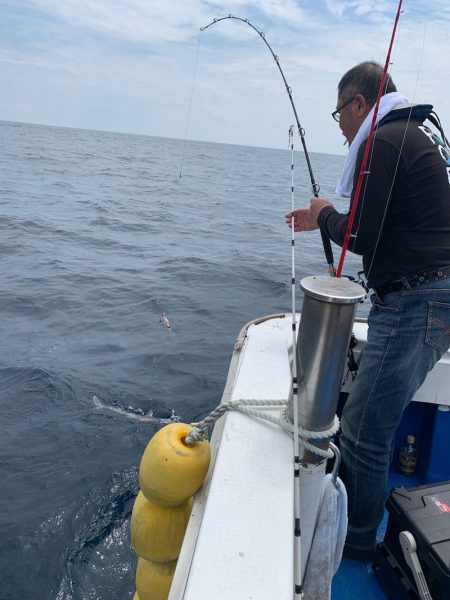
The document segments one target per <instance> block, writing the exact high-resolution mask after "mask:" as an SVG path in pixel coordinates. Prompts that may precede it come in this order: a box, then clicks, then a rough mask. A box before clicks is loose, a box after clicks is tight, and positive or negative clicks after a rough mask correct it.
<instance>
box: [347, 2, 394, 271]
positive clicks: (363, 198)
mask: <svg viewBox="0 0 450 600" xmlns="http://www.w3.org/2000/svg"><path fill="white" fill-rule="evenodd" d="M402 13H403V11H402ZM401 27H402V23H401V21H400V22H399V26H398V35H397V37H396V39H395V45H394V53H393V57H392V61H390V62H389V65H390V66H391V67H392V66H393V65H394V64H395V62H396V58H397V51H398V44H399V40H400V32H401ZM391 73H392V71H391V70H390V71H388V72H387V74H386V83H385V85H384V88H383V94H382V96H384V95H385V94H386V91H387V89H388V85H389V81H392V77H391ZM377 135H378V127H376V128H375V133H374V137H373V144H372V147H371V149H370V157H369V166H368V168H367V170H368V171H369V173H370V167H371V165H372V159H373V152H374V149H375V140H376V138H377ZM368 183H369V177H365V179H364V190H363V192H362V200H361V210H360V211H359V219H358V223H357V225H356V227H355V233H354V234H353V235H352V237H354V239H355V242H356V239H357V237H358V235H359V226H360V225H361V219H362V215H363V211H364V203H365V200H366V191H367V185H368ZM368 277H369V275H368V274H366V278H368Z"/></svg>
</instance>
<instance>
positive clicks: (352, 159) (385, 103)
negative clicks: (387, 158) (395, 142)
mask: <svg viewBox="0 0 450 600" xmlns="http://www.w3.org/2000/svg"><path fill="white" fill-rule="evenodd" d="M406 103H408V98H407V97H406V96H405V95H404V94H401V93H400V92H391V93H390V94H385V95H384V96H381V100H380V105H379V108H378V114H377V120H376V122H375V124H378V122H379V121H380V120H381V119H382V118H383V117H384V116H386V115H387V114H388V112H391V110H393V109H394V108H395V107H396V106H398V105H399V104H406ZM374 110H375V106H373V107H372V110H371V111H370V113H369V114H368V115H367V117H366V118H365V120H364V121H363V123H362V124H361V127H360V128H359V129H358V133H357V134H356V136H355V139H354V140H353V142H352V143H351V145H350V148H349V150H348V154H347V158H346V159H345V163H344V168H343V170H342V175H341V178H340V179H339V182H338V184H337V187H336V193H337V194H339V196H343V197H344V198H350V196H351V194H352V188H353V177H354V175H355V164H356V157H357V155H358V150H359V147H360V146H361V144H362V143H363V142H364V141H365V140H366V139H367V138H368V137H369V131H370V125H371V124H372V117H373V112H374Z"/></svg>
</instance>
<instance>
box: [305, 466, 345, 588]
mask: <svg viewBox="0 0 450 600" xmlns="http://www.w3.org/2000/svg"><path fill="white" fill-rule="evenodd" d="M346 535H347V492H346V491H345V487H344V484H343V483H342V481H341V480H340V479H339V478H337V480H336V487H335V485H334V483H333V479H332V476H331V475H325V477H324V479H323V484H322V501H321V503H320V508H319V513H318V516H317V522H316V528H315V530H314V536H313V539H312V543H311V549H310V551H309V557H308V562H307V565H306V572H305V578H304V582H303V583H304V587H303V591H304V597H305V600H329V599H330V598H331V582H332V579H333V575H334V574H335V573H336V571H337V570H338V568H339V564H340V562H341V559H342V551H343V549H344V542H345V537H346Z"/></svg>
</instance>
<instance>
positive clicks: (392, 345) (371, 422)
mask: <svg viewBox="0 0 450 600" xmlns="http://www.w3.org/2000/svg"><path fill="white" fill-rule="evenodd" d="M371 300H372V308H371V311H370V314H369V319H368V324H369V330H368V338H367V345H366V346H365V348H364V350H363V352H362V357H361V361H360V366H359V370H358V376H357V377H356V380H355V382H354V384H353V388H352V390H351V393H350V395H349V397H348V400H347V403H346V405H345V407H344V410H343V413H342V419H341V428H342V433H341V437H340V446H341V453H342V467H341V473H340V475H341V477H342V479H343V481H344V483H345V486H346V489H347V493H348V516H349V527H348V533H347V540H346V544H347V546H349V547H351V548H354V549H361V550H365V549H369V548H373V547H374V545H375V541H376V532H377V528H378V525H379V524H380V522H381V520H382V518H383V511H384V504H385V500H386V493H387V481H388V470H389V463H390V454H391V447H392V443H393V438H394V434H395V431H396V429H397V427H398V425H399V423H400V420H401V417H402V413H403V411H404V409H405V408H406V406H407V405H408V403H409V402H410V401H411V399H412V397H413V396H414V394H415V392H416V391H417V390H418V388H419V387H420V386H421V385H422V383H423V381H424V380H425V377H426V376H427V373H428V372H429V371H430V370H431V369H432V368H433V366H434V365H435V363H436V362H437V361H438V360H439V359H440V358H441V356H442V355H443V354H444V353H445V352H446V351H447V349H448V348H449V346H450V280H449V279H442V280H439V281H435V282H432V283H429V284H426V285H421V286H419V287H416V288H413V289H410V290H406V289H405V290H400V291H395V292H390V293H388V294H386V295H385V296H384V297H383V298H382V299H380V298H379V297H378V296H377V295H376V294H373V295H372V297H371Z"/></svg>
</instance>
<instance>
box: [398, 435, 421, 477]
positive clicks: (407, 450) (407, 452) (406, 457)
mask: <svg viewBox="0 0 450 600" xmlns="http://www.w3.org/2000/svg"><path fill="white" fill-rule="evenodd" d="M415 441H416V440H415V437H414V436H413V435H408V436H407V437H406V443H407V444H408V445H407V446H404V447H403V448H401V449H400V452H399V455H398V463H397V469H398V471H399V472H400V473H402V474H403V475H412V474H413V473H415V471H416V466H417V450H416V449H415V448H414V443H415Z"/></svg>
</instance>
